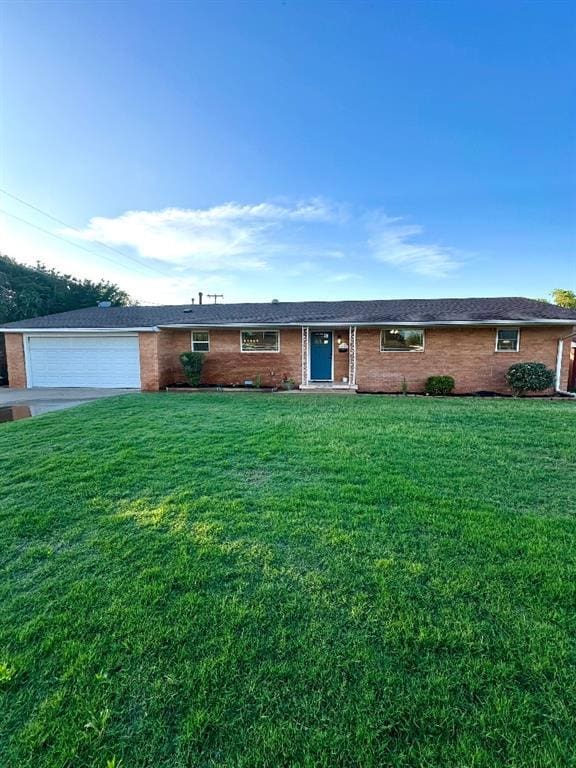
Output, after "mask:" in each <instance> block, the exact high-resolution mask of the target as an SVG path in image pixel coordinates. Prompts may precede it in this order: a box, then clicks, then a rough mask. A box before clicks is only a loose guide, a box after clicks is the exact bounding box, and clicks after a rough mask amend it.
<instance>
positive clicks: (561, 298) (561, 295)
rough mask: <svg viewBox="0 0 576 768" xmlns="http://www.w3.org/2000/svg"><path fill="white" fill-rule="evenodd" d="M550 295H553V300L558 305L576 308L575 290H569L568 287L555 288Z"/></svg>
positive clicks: (546, 300)
mask: <svg viewBox="0 0 576 768" xmlns="http://www.w3.org/2000/svg"><path fill="white" fill-rule="evenodd" d="M550 295H551V296H552V301H553V302H554V304H556V305H557V306H558V307H564V308H565V309H576V293H574V291H569V290H568V289H567V288H554V290H553V291H552V293H551V294H550ZM538 301H545V302H546V303H547V304H548V303H549V301H548V299H538Z"/></svg>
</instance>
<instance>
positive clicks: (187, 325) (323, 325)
mask: <svg viewBox="0 0 576 768" xmlns="http://www.w3.org/2000/svg"><path fill="white" fill-rule="evenodd" d="M574 324H576V318H575V319H572V320H570V319H565V320H564V319H563V320H558V319H533V320H494V319H492V320H433V321H412V320H410V321H406V320H399V319H396V320H380V321H371V322H356V321H354V320H324V321H322V322H299V323H286V322H266V323H262V322H245V323H221V322H213V323H170V324H166V325H164V324H161V325H159V326H158V328H160V329H161V330H164V329H165V330H170V329H186V328H326V327H338V326H340V327H346V326H349V325H354V326H356V327H357V328H375V327H379V326H382V325H398V326H412V327H418V328H421V327H427V328H429V327H436V328H438V327H443V326H454V325H465V326H484V325H488V326H493V325H513V326H520V325H521V326H530V325H533V326H539V325H552V326H557V325H558V326H562V325H568V326H570V325H574Z"/></svg>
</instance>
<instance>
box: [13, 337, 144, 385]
mask: <svg viewBox="0 0 576 768" xmlns="http://www.w3.org/2000/svg"><path fill="white" fill-rule="evenodd" d="M28 369H29V378H30V382H29V386H31V387H107V388H110V387H135V388H139V387H140V353H139V347H138V337H137V336H85V337H83V336H70V337H66V336H57V337H42V336H31V337H29V339H28Z"/></svg>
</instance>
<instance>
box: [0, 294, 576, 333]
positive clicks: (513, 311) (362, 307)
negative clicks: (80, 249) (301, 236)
mask: <svg viewBox="0 0 576 768" xmlns="http://www.w3.org/2000/svg"><path fill="white" fill-rule="evenodd" d="M486 320H496V321H498V320H501V321H526V322H529V321H538V320H566V323H567V324H571V323H576V310H569V309H564V308H562V307H558V306H556V305H554V304H548V303H546V302H541V301H536V300H535V299H525V298H522V297H503V298H493V299H492V298H487V299H479V298H470V299H383V300H372V301H295V302H278V303H272V302H270V303H258V304H256V303H254V304H202V305H198V304H193V305H189V304H185V305H177V306H162V307H89V308H87V309H76V310H73V311H72V312H62V313H59V314H56V315H46V316H45V317H36V318H32V319H30V320H19V321H17V322H14V323H6V324H5V325H3V326H0V328H38V329H41V328H46V329H50V328H70V329H73V328H78V329H82V328H85V329H87V328H95V329H97V328H149V327H154V326H159V325H162V326H164V325H179V324H183V325H195V324H210V325H225V324H227V323H241V324H243V325H251V324H254V325H256V324H265V323H266V324H273V325H289V324H305V323H323V322H325V323H327V324H328V323H331V324H334V323H339V324H343V325H346V324H349V323H352V324H353V323H374V324H382V323H397V324H401V323H403V322H404V323H435V322H437V323H443V322H458V321H462V322H474V321H478V322H481V321H486Z"/></svg>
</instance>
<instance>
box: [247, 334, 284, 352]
mask: <svg viewBox="0 0 576 768" xmlns="http://www.w3.org/2000/svg"><path fill="white" fill-rule="evenodd" d="M243 333H275V334H276V338H277V339H278V349H242V334H243ZM240 352H241V353H242V354H243V355H277V354H278V353H279V352H280V330H279V329H278V328H242V330H241V331H240Z"/></svg>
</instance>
